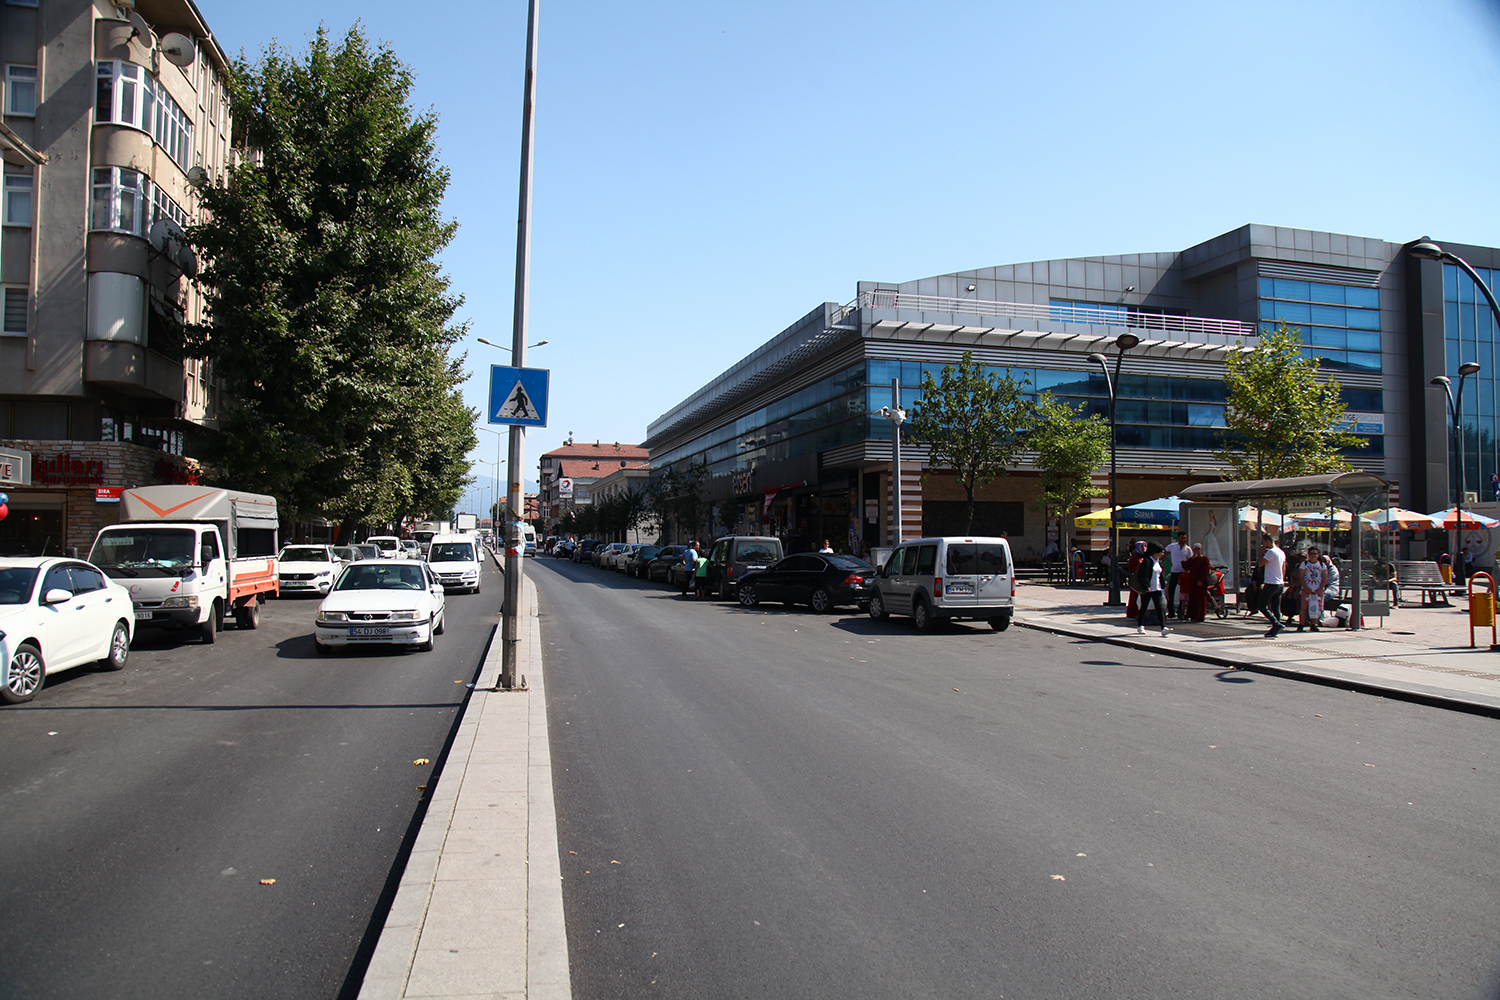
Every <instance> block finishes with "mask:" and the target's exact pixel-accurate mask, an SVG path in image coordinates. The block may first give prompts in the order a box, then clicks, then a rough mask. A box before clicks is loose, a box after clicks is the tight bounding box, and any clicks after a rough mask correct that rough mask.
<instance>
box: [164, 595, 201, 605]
mask: <svg viewBox="0 0 1500 1000" xmlns="http://www.w3.org/2000/svg"><path fill="white" fill-rule="evenodd" d="M161 606H162V607H164V608H196V607H197V606H198V595H197V594H193V595H192V596H190V597H169V598H167V599H166V600H165V601H162V602H161Z"/></svg>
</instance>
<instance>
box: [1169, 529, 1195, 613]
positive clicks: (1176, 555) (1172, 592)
mask: <svg viewBox="0 0 1500 1000" xmlns="http://www.w3.org/2000/svg"><path fill="white" fill-rule="evenodd" d="M1167 558H1168V559H1170V560H1172V564H1171V567H1170V569H1171V575H1170V576H1168V577H1167V617H1168V618H1180V617H1182V616H1181V615H1180V614H1178V611H1179V610H1181V609H1180V608H1178V606H1177V585H1178V584H1179V583H1180V582H1182V574H1183V568H1182V562H1183V560H1184V559H1191V558H1193V547H1192V546H1191V545H1189V544H1188V534H1187V532H1186V531H1179V532H1178V533H1177V541H1175V542H1173V543H1172V544H1171V545H1168V546H1167ZM1182 600H1183V603H1184V604H1185V603H1187V588H1186V587H1183V588H1182Z"/></svg>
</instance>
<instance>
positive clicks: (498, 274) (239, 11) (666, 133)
mask: <svg viewBox="0 0 1500 1000" xmlns="http://www.w3.org/2000/svg"><path fill="white" fill-rule="evenodd" d="M198 3H199V8H200V9H201V10H202V12H203V14H204V17H205V18H206V20H207V21H208V24H209V27H210V28H211V29H212V30H213V31H214V33H215V35H216V37H218V39H219V41H220V44H221V45H222V46H223V47H224V48H225V50H226V51H227V52H229V53H230V54H231V55H234V54H237V53H239V52H240V51H241V50H244V52H245V53H246V54H247V55H248V56H250V57H251V58H252V60H253V59H254V58H255V57H256V56H257V55H258V54H259V53H260V52H261V51H262V50H263V49H264V47H265V46H266V45H267V44H268V43H269V42H270V41H271V40H272V39H273V38H274V39H276V40H277V41H278V42H279V43H280V44H281V45H283V46H284V47H287V48H289V49H291V50H292V51H294V52H296V53H299V54H300V53H302V52H304V51H305V49H306V46H307V42H308V39H309V38H310V37H311V35H312V33H313V31H315V30H316V28H317V26H318V24H319V23H320V22H321V23H322V24H325V25H326V26H327V27H328V28H329V29H330V31H331V32H333V33H334V34H335V35H342V34H343V32H344V31H346V30H347V29H348V27H349V26H350V25H351V24H353V23H354V22H355V20H356V19H359V20H361V21H362V23H363V24H364V27H365V31H366V33H367V35H368V36H369V37H371V38H372V39H374V40H379V41H384V42H388V43H389V44H390V45H391V46H392V48H393V49H394V50H395V52H396V54H397V55H398V56H399V57H400V58H401V60H402V61H403V62H404V63H406V64H407V65H408V66H409V67H411V69H412V70H413V71H414V72H415V74H416V78H417V84H416V90H415V96H414V103H415V105H416V106H417V107H418V108H421V109H426V108H429V107H430V108H432V109H433V110H435V111H436V112H437V114H438V116H439V118H440V127H439V145H440V155H441V158H442V160H443V162H444V163H445V164H446V165H447V166H448V167H449V168H450V170H451V171H452V183H451V186H450V187H449V190H448V197H447V201H446V211H447V212H448V214H449V215H450V216H452V217H453V218H455V219H457V221H458V223H459V225H460V229H459V232H458V236H457V238H456V239H455V240H454V242H453V243H452V244H451V246H450V247H449V249H448V251H447V253H446V254H445V256H444V261H443V262H444V266H445V268H446V270H447V272H448V273H449V275H450V276H451V277H452V279H453V283H454V287H455V289H456V290H457V291H458V292H459V293H461V294H462V295H463V296H464V297H465V303H464V306H463V308H462V310H461V312H460V316H461V318H464V319H467V320H468V321H469V322H470V323H471V327H472V328H471V333H470V338H469V341H470V342H469V344H468V345H467V347H468V356H469V366H470V369H471V370H474V371H476V372H487V371H488V365H490V364H492V363H499V364H505V363H508V355H507V354H505V353H504V352H501V351H496V350H494V349H492V348H489V347H485V346H484V345H482V344H474V343H472V340H473V338H474V337H476V336H484V337H488V338H490V339H491V340H495V341H497V342H500V343H504V344H509V343H510V338H511V311H512V301H513V298H512V296H513V275H514V269H515V239H516V196H517V180H518V168H519V158H520V138H519V137H520V117H521V85H522V76H523V67H524V60H525V33H526V4H525V2H524V0H501V2H489V3H470V2H443V3H429V4H420V5H413V4H410V3H391V2H386V0H365V2H361V3H348V2H343V0H319V2H316V3H309V2H307V0H298V2H292V0H261V2H258V3H255V4H246V3H242V2H237V3H230V2H228V0H198ZM1497 11H1500V6H1497V3H1496V2H1495V0H1422V2H1420V3H1411V2H1409V0H1403V2H1389V0H1365V2H1319V0H1313V2H1309V0H1300V2H1295V3H1284V2H1258V3H1254V4H1239V3H1233V4H1231V3H1203V2H1201V0H1193V2H1159V3H1158V2H1147V3H1132V4H1126V3H1116V2H1104V0H1100V2H1065V0H1059V2H1053V3H1045V4H1042V3H1030V4H1020V3H1004V2H999V0H990V2H983V0H975V2H950V0H923V2H905V3H895V2H882V0H858V2H852V0H850V2H846V0H812V2H805V0H804V2H798V3H790V2H784V0H762V2H756V3H749V2H702V0H697V2H678V0H671V2H655V3H644V4H642V3H635V4H626V3H619V2H615V0H610V2H602V0H594V2H563V0H542V10H541V18H540V33H539V39H540V56H539V59H538V71H537V81H538V85H537V90H538V94H537V106H536V148H535V201H534V208H533V242H532V280H531V320H530V322H531V327H530V340H531V341H532V342H535V341H537V340H541V339H546V340H548V341H549V342H550V343H548V344H547V345H546V346H544V347H541V348H538V349H536V350H534V351H532V352H531V354H530V357H529V363H530V364H531V365H532V366H535V367H545V368H549V369H551V372H552V376H551V379H552V382H551V386H552V388H551V407H550V414H549V425H548V426H547V427H546V428H545V429H542V430H533V431H531V432H529V433H528V435H527V442H526V450H527V467H528V470H529V471H528V475H527V478H528V479H529V480H534V479H535V478H536V472H535V470H536V458H537V456H538V455H540V454H541V453H542V452H544V451H546V450H548V449H550V448H554V447H556V446H557V445H558V444H559V443H561V442H562V440H563V439H564V438H566V436H567V434H568V432H569V431H572V432H574V433H575V435H576V437H577V439H578V440H594V439H600V440H604V441H621V442H631V443H635V442H639V441H641V440H642V439H643V438H644V437H645V433H646V426H647V424H648V423H650V421H652V420H653V419H655V418H656V417H658V416H660V415H661V414H662V413H663V412H665V411H666V410H667V409H669V408H670V407H671V406H672V405H674V404H676V403H677V402H678V401H680V400H681V399H682V398H684V397H685V396H687V395H688V394H689V393H690V392H692V391H693V390H695V389H697V388H698V387H699V386H701V385H702V384H704V383H705V382H707V381H708V380H709V379H711V378H713V377H714V376H715V375H717V374H719V373H720V372H722V371H723V370H724V369H726V368H728V367H729V366H730V365H732V364H733V363H734V362H736V361H737V360H739V359H740V358H741V357H743V356H744V355H746V354H747V353H749V352H750V351H751V350H753V349H754V348H755V347H756V346H758V345H759V344H761V343H763V342H764V341H765V340H767V339H768V338H770V337H771V336H773V335H774V334H776V333H778V332H779V331H781V330H782V329H783V328H785V327H786V326H787V325H789V324H790V323H791V322H792V321H794V320H795V319H797V318H799V317H800V316H802V315H803V314H804V313H806V312H807V311H808V310H810V309H812V308H814V307H815V306H816V305H817V304H819V303H821V302H824V301H838V302H846V301H848V300H849V299H851V298H853V297H854V287H855V282H856V281H860V280H886V281H900V280H907V279H912V278H918V277H923V276H926V275H931V274H940V273H945V272H948V271H955V270H965V269H969V268H976V267H989V266H993V265H996V264H1005V263H1010V262H1014V261H1028V260H1041V259H1047V258H1054V257H1079V256H1092V255H1098V254H1114V253H1135V252H1144V251H1168V250H1180V249H1183V248H1184V247H1187V246H1190V245H1192V244H1195V243H1198V242H1200V241H1202V240H1205V239H1207V238H1209V237H1211V236H1214V235H1217V234H1219V233H1221V232H1225V231H1227V230H1229V229H1233V228H1235V227H1238V226H1241V225H1244V224H1246V223H1251V222H1257V223H1268V224H1273V225H1284V226H1295V227H1299V228H1306V229H1322V230H1330V231H1333V232H1345V233H1353V234H1356V235H1361V236H1374V237H1379V238H1382V239H1387V240H1392V241H1405V240H1409V239H1413V238H1416V237H1419V236H1423V235H1430V236H1432V237H1433V238H1435V239H1439V240H1450V241H1454V242H1467V243H1475V244H1484V245H1489V246H1495V245H1497V242H1500V197H1497V194H1500V169H1497V167H1500V142H1497V132H1500V96H1497V95H1500V13H1497ZM486 392H487V379H486V378H484V377H483V376H480V377H475V378H474V379H472V380H471V381H470V383H469V387H468V398H469V401H470V403H471V404H472V405H474V406H476V407H478V408H480V409H481V410H482V409H483V408H484V405H485V394H486ZM480 438H481V441H480V447H479V449H478V450H477V451H476V452H475V455H474V457H475V458H479V459H489V460H493V459H494V458H495V456H496V444H497V439H496V438H495V437H493V436H491V435H488V434H480ZM475 472H476V473H478V474H482V475H488V474H489V473H490V472H491V467H489V466H476V468H475Z"/></svg>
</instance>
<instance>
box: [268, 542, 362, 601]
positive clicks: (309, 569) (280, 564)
mask: <svg viewBox="0 0 1500 1000" xmlns="http://www.w3.org/2000/svg"><path fill="white" fill-rule="evenodd" d="M344 562H345V561H344V560H343V559H340V558H339V557H338V555H337V554H336V553H335V552H334V551H333V546H331V545H288V546H287V547H286V548H284V549H282V550H281V554H280V555H278V556H277V557H276V576H277V585H278V589H279V590H280V592H281V595H282V596H283V597H285V596H286V595H288V594H326V593H328V591H330V590H332V589H333V581H334V579H335V578H336V577H337V576H338V575H339V570H341V569H343V568H344Z"/></svg>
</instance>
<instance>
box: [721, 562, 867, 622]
mask: <svg viewBox="0 0 1500 1000" xmlns="http://www.w3.org/2000/svg"><path fill="white" fill-rule="evenodd" d="M876 572H877V570H876V569H875V567H874V566H871V565H870V564H869V563H867V562H865V561H864V560H863V559H856V558H854V557H853V556H842V555H837V554H833V553H823V554H821V555H820V554H818V553H814V552H801V553H798V554H797V555H794V556H787V557H786V558H785V559H783V560H781V561H780V562H778V563H775V564H774V565H772V566H770V567H769V568H767V569H761V570H753V571H751V572H749V573H746V574H745V575H744V576H743V577H742V578H741V579H740V587H739V599H740V603H741V604H743V605H744V606H745V607H747V608H749V607H754V606H755V605H757V604H759V603H760V602H761V601H781V602H782V603H783V604H786V605H788V606H790V605H793V604H806V605H809V606H810V607H811V608H812V609H813V610H814V611H817V612H819V613H820V614H821V613H823V612H825V611H831V610H833V609H834V608H836V607H838V606H839V605H841V604H853V605H855V606H857V607H864V606H865V605H867V604H868V603H869V601H870V593H871V588H870V582H869V581H870V578H871V577H872V576H874V575H875V573H876Z"/></svg>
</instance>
